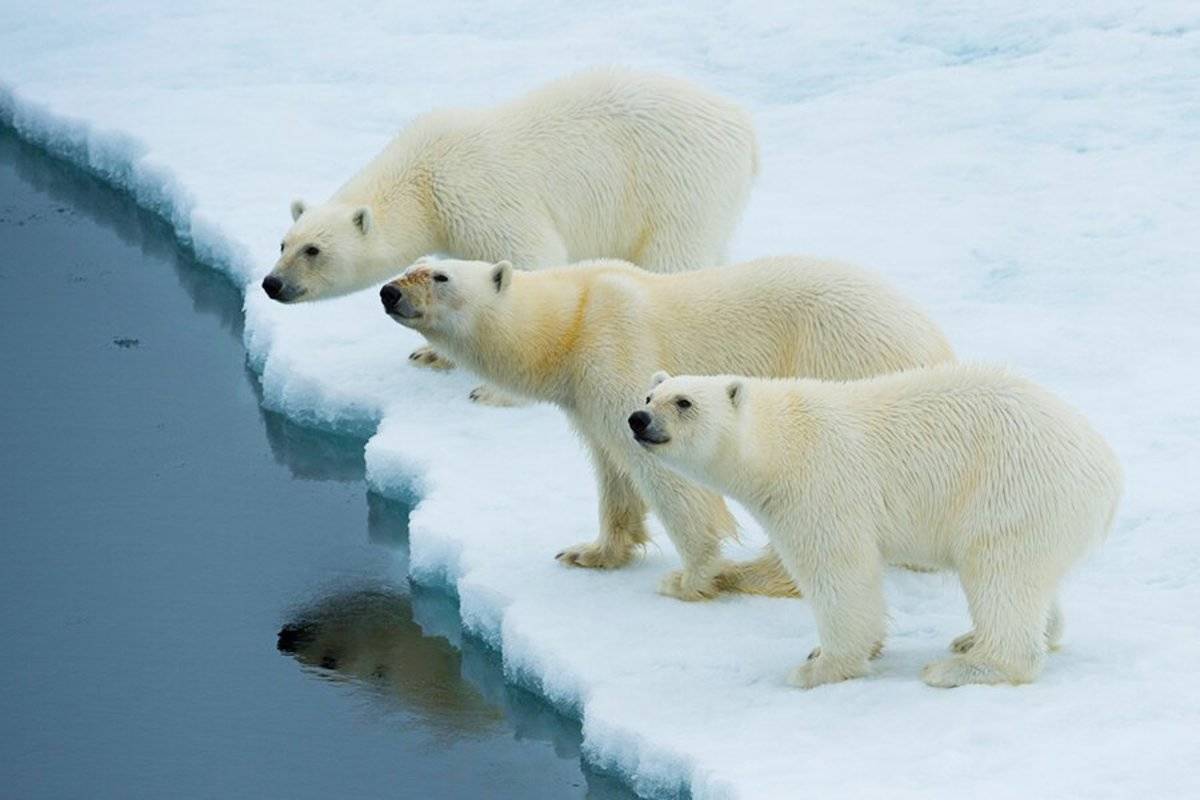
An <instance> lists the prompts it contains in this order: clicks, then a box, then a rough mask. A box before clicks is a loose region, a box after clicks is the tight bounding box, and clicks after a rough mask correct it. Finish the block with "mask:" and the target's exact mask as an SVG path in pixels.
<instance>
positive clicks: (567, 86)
mask: <svg viewBox="0 0 1200 800" xmlns="http://www.w3.org/2000/svg"><path fill="white" fill-rule="evenodd" d="M757 169H758V148H757V144H756V141H755V135H754V128H753V125H752V123H751V120H750V118H749V116H748V115H747V114H746V112H744V111H743V110H742V109H741V108H739V107H738V106H736V105H734V104H733V103H732V102H730V101H727V100H725V99H723V98H720V97H717V96H715V95H713V94H710V93H708V92H706V91H704V90H702V89H700V88H698V87H696V86H694V85H692V84H690V83H686V82H684V81H681V80H676V79H673V78H667V77H662V76H657V75H646V74H638V73H633V72H625V71H619V70H606V71H595V72H588V73H584V74H580V75H576V76H573V77H570V78H567V79H564V80H560V81H557V82H555V83H551V84H549V85H547V86H545V87H543V88H541V89H538V90H537V91H534V92H532V93H530V94H528V95H526V96H525V97H522V98H520V99H518V100H515V101H513V102H511V103H508V104H505V105H501V106H498V107H496V108H492V109H487V110H464V109H455V110H443V111H435V112H432V113H429V114H425V115H424V116H421V117H419V118H418V119H416V120H415V121H414V122H413V123H412V124H411V125H409V126H408V128H406V129H405V130H404V131H403V132H402V133H400V135H399V136H397V137H396V139H395V140H393V141H392V142H391V144H389V145H388V146H387V148H386V149H385V150H384V151H383V152H382V153H380V154H379V155H378V156H376V158H375V159H374V160H372V161H371V162H370V163H369V164H367V166H366V167H364V168H363V169H362V170H361V171H360V172H359V173H358V174H357V175H355V176H354V177H353V178H351V179H350V180H349V181H348V182H347V183H346V184H345V185H344V186H343V187H342V188H341V189H339V190H338V191H337V193H336V194H334V195H333V197H331V198H330V200H329V202H327V203H325V204H324V205H319V206H316V207H306V206H305V204H304V203H303V202H301V201H296V202H295V203H293V205H292V216H293V218H294V219H295V224H293V226H292V228H291V230H289V231H288V232H287V234H286V235H285V236H284V238H283V243H282V247H281V250H282V252H281V254H280V257H279V260H278V262H277V263H276V264H275V267H274V269H273V270H272V272H271V274H272V275H273V276H275V277H278V278H279V279H280V280H281V281H282V282H283V286H284V292H283V294H282V295H281V299H283V300H284V301H307V300H314V299H317V298H321V297H328V296H332V295H337V294H344V293H347V292H351V291H355V290H358V289H362V288H365V287H368V286H372V285H377V284H379V283H381V282H382V281H384V280H387V279H388V278H391V277H393V276H395V275H396V274H397V273H399V272H400V271H401V270H402V269H403V268H404V267H406V266H407V265H409V264H412V263H413V262H414V261H416V260H417V259H418V258H419V257H420V256H423V255H426V254H430V253H444V254H447V255H450V256H453V257H456V258H466V259H483V260H487V261H499V260H501V259H508V260H510V261H512V263H513V264H514V265H516V266H517V267H518V268H536V267H543V266H547V265H553V264H564V263H568V262H572V261H578V260H581V259H589V258H621V259H624V260H627V261H630V262H633V263H635V264H639V265H641V266H643V267H645V268H646V269H650V270H653V271H656V272H673V271H679V270H685V269H693V268H696V267H704V266H713V265H716V264H720V263H723V262H724V261H725V258H726V256H725V247H726V243H727V241H728V239H729V237H730V235H731V234H732V233H733V229H734V227H735V225H736V224H737V221H738V217H739V216H740V215H741V212H742V209H743V207H744V206H745V204H746V199H747V197H748V195H749V192H750V186H751V183H752V180H753V178H754V175H755V174H756V172H757ZM364 211H365V219H366V220H367V223H368V224H367V225H365V226H356V225H355V220H356V218H357V219H362V218H364V217H363V214H364ZM309 246H315V247H317V248H318V250H319V253H318V254H316V255H312V254H308V253H306V252H305V251H306V248H308V247H309Z"/></svg>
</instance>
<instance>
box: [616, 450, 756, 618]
mask: <svg viewBox="0 0 1200 800" xmlns="http://www.w3.org/2000/svg"><path fill="white" fill-rule="evenodd" d="M639 477H640V479H641V480H640V481H639V485H640V486H641V488H642V490H643V492H644V493H645V495H646V497H647V498H649V500H650V503H651V505H652V506H653V508H654V511H655V513H656V514H658V517H659V519H661V520H662V523H663V525H664V526H665V527H666V529H667V535H669V536H670V537H671V543H672V544H674V545H675V549H676V550H678V551H679V556H680V558H681V559H683V569H682V570H675V571H673V572H670V573H668V574H667V575H666V576H665V577H664V578H663V580H662V583H660V584H659V587H658V591H659V593H660V594H664V595H667V596H668V597H674V598H676V599H678V600H689V601H694V600H708V599H710V598H713V597H715V596H716V595H717V594H719V593H720V591H721V589H720V584H719V582H718V580H717V578H718V576H719V575H720V574H721V572H722V570H723V569H725V568H726V567H727V566H728V565H727V564H726V563H725V562H724V561H723V560H722V559H721V540H723V539H724V538H726V537H728V536H732V535H733V534H734V533H735V532H736V530H737V523H736V522H734V519H733V515H732V514H730V513H729V509H728V508H726V507H725V501H724V500H722V499H721V498H720V497H719V496H718V495H715V494H713V493H712V492H709V491H706V490H704V489H701V488H700V487H699V486H697V485H696V484H694V483H690V482H688V481H687V480H685V479H684V478H682V477H680V476H679V475H676V474H675V473H673V472H668V471H667V470H666V469H664V468H661V467H658V466H657V464H652V465H651V467H643V469H642V471H641V475H640V476H639Z"/></svg>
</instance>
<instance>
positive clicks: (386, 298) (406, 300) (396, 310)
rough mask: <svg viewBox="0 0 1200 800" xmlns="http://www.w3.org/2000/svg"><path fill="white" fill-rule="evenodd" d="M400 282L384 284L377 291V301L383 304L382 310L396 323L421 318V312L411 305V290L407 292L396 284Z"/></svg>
mask: <svg viewBox="0 0 1200 800" xmlns="http://www.w3.org/2000/svg"><path fill="white" fill-rule="evenodd" d="M399 282H400V281H392V282H391V283H385V284H384V285H383V288H382V289H380V290H379V299H380V300H381V301H382V302H383V310H384V311H386V312H387V314H388V316H390V317H392V318H393V319H395V320H396V321H397V322H401V323H404V322H409V321H412V320H416V319H419V318H420V317H421V315H422V314H421V310H420V309H418V308H417V306H415V305H413V301H412V289H408V290H407V291H406V290H405V289H403V288H401V287H400V286H397V284H398V283H399Z"/></svg>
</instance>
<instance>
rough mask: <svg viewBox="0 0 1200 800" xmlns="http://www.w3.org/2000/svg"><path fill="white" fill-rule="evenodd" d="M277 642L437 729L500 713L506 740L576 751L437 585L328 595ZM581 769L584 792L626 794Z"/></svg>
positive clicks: (573, 735) (614, 797) (574, 728)
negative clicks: (467, 631)
mask: <svg viewBox="0 0 1200 800" xmlns="http://www.w3.org/2000/svg"><path fill="white" fill-rule="evenodd" d="M382 502H383V503H387V501H382ZM277 647H278V648H279V650H280V652H283V653H287V654H289V655H291V656H292V657H293V658H295V659H296V660H297V661H299V662H300V663H301V664H302V665H304V667H305V668H307V669H311V670H313V671H314V672H315V673H316V674H318V675H320V676H322V677H325V678H327V679H334V680H346V681H353V682H355V683H356V684H357V685H360V686H362V687H363V688H365V689H368V690H369V691H371V692H373V693H375V694H376V695H377V696H380V697H382V698H385V699H386V701H387V702H392V703H395V704H397V705H398V706H399V707H400V708H401V709H402V710H403V711H406V712H408V713H411V714H414V715H417V716H419V717H420V719H421V722H422V724H424V725H427V726H428V727H430V728H431V729H434V730H437V731H439V732H440V733H442V734H445V735H453V736H470V735H479V734H482V733H486V732H488V731H492V730H494V729H496V728H497V727H499V726H500V725H502V724H503V721H504V720H507V724H508V725H509V726H511V727H512V729H513V730H512V735H513V736H514V738H516V739H518V740H522V739H523V740H530V741H538V742H546V743H548V744H550V745H551V746H552V747H553V748H554V752H555V754H556V755H558V756H559V757H560V758H579V757H580V752H581V751H580V746H581V743H582V740H583V737H582V732H581V731H580V727H579V723H578V722H577V721H575V720H573V719H570V718H568V717H565V716H563V715H562V714H560V713H558V712H557V711H556V710H555V709H554V708H553V707H552V706H550V705H549V704H548V703H546V702H545V701H544V700H542V699H541V698H540V697H538V696H537V695H535V694H533V693H531V692H528V691H526V690H524V689H521V688H520V687H517V686H514V685H512V684H511V683H508V682H507V681H505V679H504V671H503V667H502V664H501V661H500V658H499V656H498V654H497V653H496V652H495V651H494V650H492V649H491V648H489V647H488V646H487V645H486V644H484V643H482V642H480V641H478V640H476V639H474V638H473V637H470V636H464V635H463V634H462V627H461V619H460V617H459V613H458V603H457V601H456V600H455V598H454V597H453V596H452V595H451V594H449V593H447V592H443V591H438V590H435V589H428V588H423V587H417V586H412V587H411V595H410V594H405V593H403V592H400V591H396V590H394V589H387V588H364V589H358V590H351V591H341V592H336V593H334V594H331V595H329V596H326V597H324V598H322V599H320V600H318V601H316V602H315V603H313V604H311V605H309V606H306V607H304V608H301V609H298V610H297V611H296V612H294V614H293V615H292V617H291V619H290V620H289V621H288V622H287V623H286V624H284V626H283V627H282V628H281V629H280V631H279V636H278V642H277ZM583 773H584V777H585V779H586V780H587V786H588V797H589V798H596V799H597V800H618V798H633V794H632V793H631V792H630V791H629V789H628V788H627V787H626V786H625V784H624V783H623V782H621V781H620V780H618V779H616V778H614V777H611V776H608V775H603V774H600V773H597V772H595V771H593V770H591V769H589V768H588V767H587V765H586V764H584V765H583Z"/></svg>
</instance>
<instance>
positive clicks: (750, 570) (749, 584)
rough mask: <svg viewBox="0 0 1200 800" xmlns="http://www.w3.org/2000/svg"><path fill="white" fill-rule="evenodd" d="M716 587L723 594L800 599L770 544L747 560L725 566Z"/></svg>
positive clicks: (794, 585) (797, 591)
mask: <svg viewBox="0 0 1200 800" xmlns="http://www.w3.org/2000/svg"><path fill="white" fill-rule="evenodd" d="M716 581H717V587H718V588H719V589H720V590H721V591H723V592H741V593H743V594H761V595H765V596H767V597H800V596H801V595H800V590H799V589H797V588H796V582H795V581H793V580H792V576H791V575H789V574H788V571H787V570H786V569H785V568H784V566H783V562H782V561H780V560H779V554H778V553H776V552H775V549H774V548H773V547H771V546H770V545H767V546H766V548H764V549H763V551H762V553H761V554H760V555H759V556H758V557H757V558H755V559H752V560H750V561H737V562H732V563H729V564H726V565H725V566H724V567H723V568H722V569H721V571H720V572H719V573H717V578H716Z"/></svg>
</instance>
